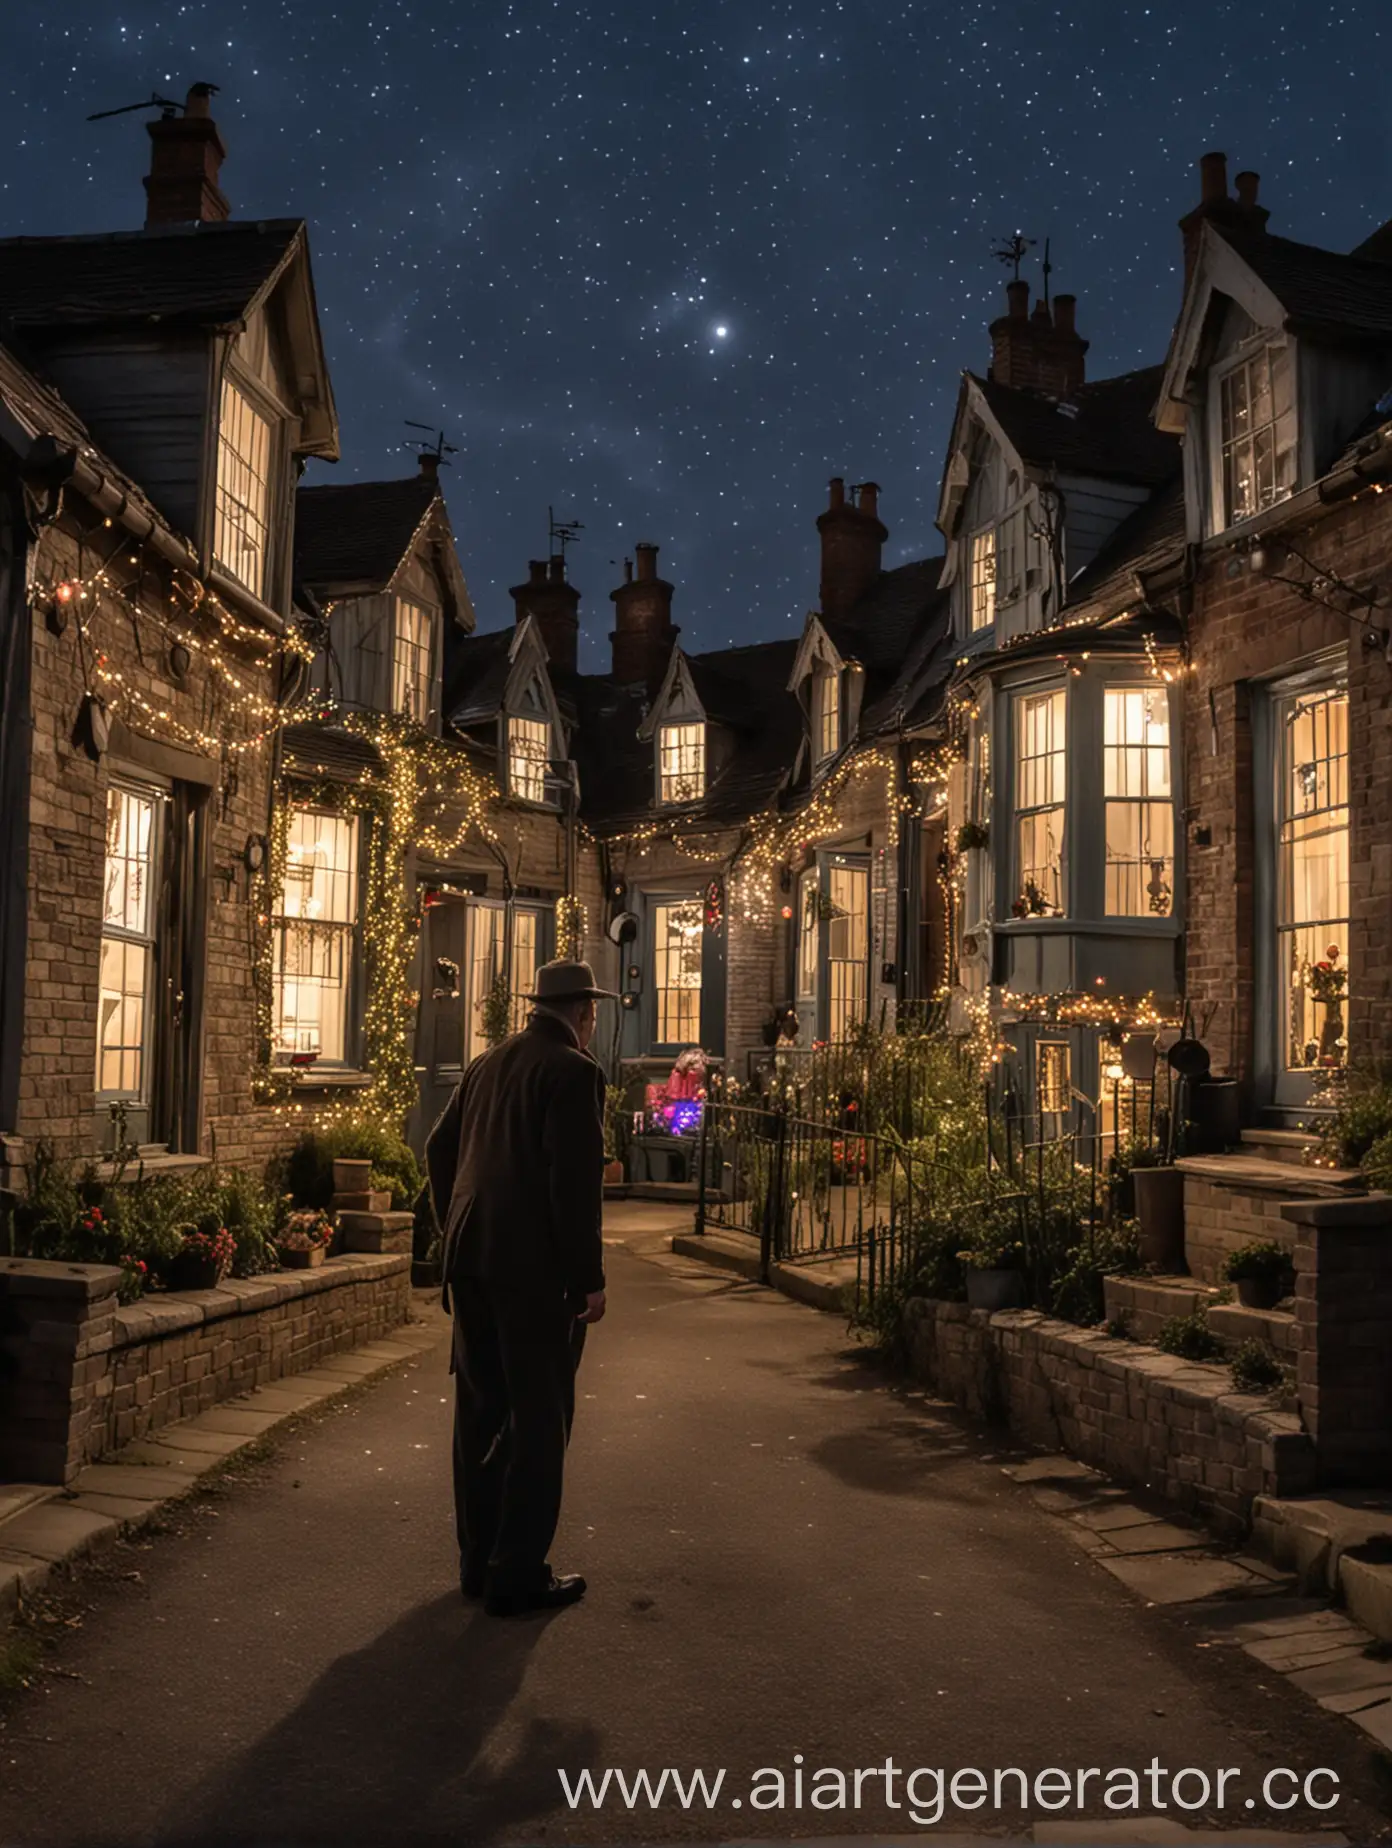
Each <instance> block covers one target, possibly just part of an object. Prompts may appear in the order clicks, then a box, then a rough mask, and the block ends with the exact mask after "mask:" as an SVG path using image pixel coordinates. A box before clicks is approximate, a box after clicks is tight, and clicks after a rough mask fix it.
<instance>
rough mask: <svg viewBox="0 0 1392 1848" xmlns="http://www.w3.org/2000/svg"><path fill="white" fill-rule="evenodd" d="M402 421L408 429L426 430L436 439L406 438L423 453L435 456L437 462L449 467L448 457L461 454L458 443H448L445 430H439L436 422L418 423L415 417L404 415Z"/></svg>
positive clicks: (428, 434)
mask: <svg viewBox="0 0 1392 1848" xmlns="http://www.w3.org/2000/svg"><path fill="white" fill-rule="evenodd" d="M401 421H402V422H403V423H404V424H405V426H406V428H407V429H408V430H424V431H425V433H426V435H427V436H429V437H432V438H433V439H434V440H433V441H432V442H429V443H423V442H421V440H420V438H419V437H408V438H407V439H406V440H407V442H409V443H414V445H415V447H416V448H417V449H418V450H419V451H420V453H421V454H422V455H425V456H434V458H435V460H436V462H438V463H441V464H442V465H443V466H444V467H445V468H448V467H449V466H450V463H449V460H448V458H449V457H450V456H457V455H458V454H459V448H458V445H457V444H455V443H447V442H446V441H445V433H444V431H443V430H437V429H436V428H435V426H434V424H423V423H417V422H416V420H415V418H414V417H403V418H402V420H401Z"/></svg>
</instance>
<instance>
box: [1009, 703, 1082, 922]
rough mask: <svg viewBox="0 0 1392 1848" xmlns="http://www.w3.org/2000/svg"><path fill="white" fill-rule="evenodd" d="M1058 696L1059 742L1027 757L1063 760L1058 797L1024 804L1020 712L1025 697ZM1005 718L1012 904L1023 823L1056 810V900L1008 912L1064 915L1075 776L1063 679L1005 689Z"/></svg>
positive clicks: (1069, 902) (1031, 918)
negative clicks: (1048, 906) (1041, 908)
mask: <svg viewBox="0 0 1392 1848" xmlns="http://www.w3.org/2000/svg"><path fill="white" fill-rule="evenodd" d="M1060 697H1061V698H1062V702H1063V707H1062V711H1063V743H1062V746H1061V747H1058V748H1053V747H1051V748H1050V749H1049V750H1048V751H1046V752H1042V753H1036V754H1035V755H1033V756H1032V757H1031V758H1030V759H1029V761H1030V762H1031V763H1034V762H1042V761H1044V760H1045V759H1048V758H1054V757H1057V758H1059V759H1060V760H1061V762H1062V765H1063V793H1062V797H1061V799H1059V800H1056V801H1051V802H1045V803H1031V804H1025V803H1022V802H1021V801H1020V771H1021V765H1022V763H1023V762H1024V761H1025V758H1024V754H1023V752H1022V751H1021V748H1020V744H1021V725H1020V720H1021V715H1022V713H1023V710H1024V703H1025V701H1026V700H1032V699H1033V700H1037V699H1049V700H1055V699H1058V698H1060ZM1006 714H1007V723H1008V725H1009V728H1010V844H1009V867H1010V893H1011V900H1010V902H1011V905H1012V908H1013V906H1014V903H1015V901H1016V899H1017V898H1019V897H1022V896H1023V894H1024V888H1025V867H1024V856H1023V853H1022V851H1021V848H1022V840H1023V823H1024V822H1025V821H1026V820H1030V819H1033V818H1034V817H1036V816H1040V815H1052V814H1056V815H1058V817H1059V841H1058V903H1057V905H1056V906H1055V907H1054V909H1053V910H1050V911H1045V912H1038V913H1033V914H1030V915H1028V916H1027V917H1025V918H1019V919H1016V918H1015V916H1014V912H1013V909H1012V912H1011V918H1012V920H1013V921H1016V922H1020V923H1034V924H1037V923H1039V922H1040V920H1041V919H1048V918H1068V917H1071V916H1072V915H1073V911H1074V902H1073V893H1072V890H1071V868H1070V864H1069V837H1070V832H1071V823H1072V815H1071V813H1070V794H1071V791H1072V789H1073V786H1074V782H1075V780H1076V779H1075V778H1074V776H1073V774H1072V767H1071V765H1070V762H1069V750H1070V746H1071V744H1072V741H1073V738H1074V733H1075V724H1074V717H1075V715H1074V712H1073V700H1072V694H1071V691H1070V689H1069V686H1068V683H1067V682H1066V681H1063V680H1047V681H1029V682H1026V683H1024V684H1023V685H1019V686H1012V687H1010V688H1008V689H1007V693H1006Z"/></svg>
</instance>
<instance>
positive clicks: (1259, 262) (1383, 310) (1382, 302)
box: [1215, 227, 1392, 342]
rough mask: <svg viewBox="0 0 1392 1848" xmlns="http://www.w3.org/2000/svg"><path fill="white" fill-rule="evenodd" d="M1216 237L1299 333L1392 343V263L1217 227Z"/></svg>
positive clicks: (1251, 232) (1264, 233)
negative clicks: (1277, 303) (1271, 297)
mask: <svg viewBox="0 0 1392 1848" xmlns="http://www.w3.org/2000/svg"><path fill="white" fill-rule="evenodd" d="M1215 235H1216V236H1218V237H1221V238H1222V239H1223V241H1224V243H1226V244H1229V245H1230V246H1231V247H1232V248H1233V249H1234V250H1235V251H1236V252H1237V254H1238V256H1239V257H1241V259H1242V261H1243V262H1244V263H1245V264H1246V265H1247V266H1248V268H1249V269H1251V270H1252V271H1253V272H1254V274H1256V275H1257V276H1259V277H1260V278H1261V280H1262V282H1264V283H1265V284H1266V286H1267V288H1268V289H1270V291H1271V293H1272V294H1273V295H1274V296H1275V297H1276V299H1277V301H1278V302H1279V303H1280V304H1281V306H1282V308H1284V309H1285V312H1286V325H1287V327H1289V328H1290V329H1291V330H1292V331H1293V332H1296V333H1298V332H1301V331H1302V330H1303V331H1304V332H1306V333H1314V334H1319V333H1327V334H1330V335H1334V336H1337V337H1338V338H1340V339H1345V340H1347V339H1364V340H1373V341H1388V342H1392V262H1390V261H1385V260H1384V261H1379V260H1378V259H1377V258H1376V257H1373V256H1369V255H1366V254H1363V255H1360V254H1359V253H1358V252H1355V253H1354V254H1352V255H1350V256H1345V255H1344V254H1343V253H1342V252H1341V251H1337V250H1321V249H1320V248H1319V246H1318V245H1316V244H1297V243H1295V242H1294V241H1293V240H1292V239H1290V238H1288V237H1273V236H1271V234H1270V233H1269V232H1259V231H1256V232H1254V231H1246V230H1243V231H1239V230H1237V229H1235V228H1229V229H1226V230H1221V231H1220V230H1217V228H1216V227H1215ZM1375 235H1376V234H1375ZM1361 248H1362V247H1360V249H1361ZM1374 248H1375V249H1376V248H1379V247H1378V246H1377V245H1376V244H1374Z"/></svg>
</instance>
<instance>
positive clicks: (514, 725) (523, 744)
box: [508, 719, 551, 802]
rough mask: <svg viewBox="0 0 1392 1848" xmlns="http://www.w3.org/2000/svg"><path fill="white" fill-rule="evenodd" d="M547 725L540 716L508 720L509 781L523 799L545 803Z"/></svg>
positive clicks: (547, 753)
mask: <svg viewBox="0 0 1392 1848" xmlns="http://www.w3.org/2000/svg"><path fill="white" fill-rule="evenodd" d="M550 742H551V733H550V727H549V726H548V725H547V724H546V723H545V721H544V720H542V719H509V720H508V780H509V783H510V785H511V788H512V793H513V795H515V796H520V797H521V798H522V800H523V801H524V802H545V800H546V770H547V764H548V761H549V759H550V755H551V752H550Z"/></svg>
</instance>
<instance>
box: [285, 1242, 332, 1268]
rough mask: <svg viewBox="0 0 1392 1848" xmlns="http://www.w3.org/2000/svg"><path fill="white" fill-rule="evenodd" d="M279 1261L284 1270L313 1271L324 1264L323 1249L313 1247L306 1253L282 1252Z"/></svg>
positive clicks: (319, 1246) (320, 1246)
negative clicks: (318, 1265)
mask: <svg viewBox="0 0 1392 1848" xmlns="http://www.w3.org/2000/svg"><path fill="white" fill-rule="evenodd" d="M280 1261H281V1263H282V1264H283V1265H284V1266H285V1268H286V1270H313V1269H314V1267H315V1266H316V1265H317V1264H322V1263H323V1262H324V1247H323V1246H322V1245H314V1246H312V1247H311V1248H310V1250H308V1251H282V1252H281V1254H280Z"/></svg>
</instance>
